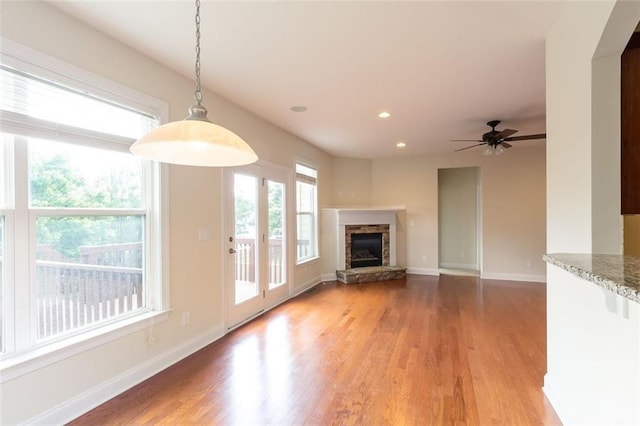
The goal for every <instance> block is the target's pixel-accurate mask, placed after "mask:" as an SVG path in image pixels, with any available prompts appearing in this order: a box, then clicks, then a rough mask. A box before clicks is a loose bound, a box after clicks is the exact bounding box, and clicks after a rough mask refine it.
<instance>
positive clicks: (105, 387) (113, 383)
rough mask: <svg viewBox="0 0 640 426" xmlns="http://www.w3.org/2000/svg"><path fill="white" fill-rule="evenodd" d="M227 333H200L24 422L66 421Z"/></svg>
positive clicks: (213, 329)
mask: <svg viewBox="0 0 640 426" xmlns="http://www.w3.org/2000/svg"><path fill="white" fill-rule="evenodd" d="M222 336H224V326H223V325H220V326H218V327H215V328H212V329H210V330H208V331H206V332H204V333H202V334H200V335H199V336H196V337H194V338H192V339H190V340H187V341H186V342H183V343H182V344H180V345H179V346H175V347H173V348H171V349H169V350H168V351H166V352H163V353H161V354H160V355H157V356H155V357H153V358H151V359H149V360H148V361H146V362H143V363H142V364H138V365H136V366H135V367H133V368H131V369H129V370H127V371H125V372H124V373H122V374H120V375H118V376H116V377H114V378H112V379H111V380H108V381H106V382H103V383H101V384H100V385H98V386H96V387H94V388H93V389H90V390H88V391H87V392H84V393H82V394H80V395H78V396H76V397H75V398H72V399H70V400H67V401H65V402H64V403H62V404H59V405H58V406H56V407H53V408H51V409H50V410H47V411H45V412H44V413H41V414H40V415H38V416H36V417H33V418H31V419H29V420H28V421H26V422H25V424H65V423H68V422H70V421H71V420H73V419H76V418H78V417H79V416H81V415H83V414H85V413H86V412H88V411H90V410H92V409H93V408H95V407H97V406H98V405H100V404H103V403H104V402H106V401H108V400H110V399H112V398H114V397H115V396H117V395H120V394H121V393H123V392H125V391H126V390H128V389H131V388H132V387H133V386H135V385H137V384H139V383H141V382H143V381H145V380H146V379H148V378H149V377H151V376H153V375H155V374H158V373H159V372H160V371H162V370H164V369H166V368H168V367H170V366H172V365H173V364H175V363H176V362H178V361H180V360H182V359H183V358H186V357H187V356H189V355H191V354H193V353H194V352H197V351H199V350H200V349H202V348H204V347H205V346H207V345H209V344H211V343H213V342H215V341H216V340H218V339H219V338H220V337H222Z"/></svg>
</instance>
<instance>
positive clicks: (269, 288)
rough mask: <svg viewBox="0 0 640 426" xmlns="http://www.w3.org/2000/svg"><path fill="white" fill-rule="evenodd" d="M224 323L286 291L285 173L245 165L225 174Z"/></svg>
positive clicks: (250, 314) (252, 312)
mask: <svg viewBox="0 0 640 426" xmlns="http://www.w3.org/2000/svg"><path fill="white" fill-rule="evenodd" d="M227 181H228V186H227V193H228V194H229V197H228V201H227V216H228V218H229V220H228V225H227V234H228V236H227V237H228V238H227V242H228V244H227V251H228V254H227V256H228V257H229V258H228V261H227V273H226V281H227V285H226V293H227V295H228V297H227V302H228V303H227V307H228V309H227V312H228V314H227V325H228V327H229V328H232V327H234V326H236V325H238V324H241V323H242V322H244V321H246V320H248V319H250V318H252V317H253V316H255V315H258V314H259V313H261V312H262V311H264V310H266V309H268V308H270V307H272V306H274V305H275V304H277V303H280V302H281V301H283V300H285V299H286V298H287V297H288V295H289V285H288V275H289V274H288V270H289V268H288V264H289V262H288V258H289V256H288V253H287V251H288V244H287V215H286V213H287V208H286V206H287V204H286V192H287V191H286V188H287V179H286V175H283V174H278V173H276V172H275V171H268V170H265V169H264V168H262V167H256V166H247V167H242V168H235V169H232V170H229V171H228V172H227Z"/></svg>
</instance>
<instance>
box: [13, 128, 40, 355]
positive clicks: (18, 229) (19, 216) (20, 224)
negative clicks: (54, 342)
mask: <svg viewBox="0 0 640 426" xmlns="http://www.w3.org/2000/svg"><path fill="white" fill-rule="evenodd" d="M14 141H15V142H14V153H15V154H14V185H15V214H14V240H13V242H14V245H13V247H14V260H15V264H14V288H13V295H14V318H15V321H14V332H15V334H14V336H15V338H14V342H15V351H16V352H21V351H23V350H26V349H28V348H29V347H30V346H32V344H33V342H34V341H35V332H34V325H35V321H34V320H33V318H34V316H35V307H34V306H33V304H32V303H31V297H30V295H31V292H32V288H33V282H32V280H31V269H32V267H31V265H32V264H33V263H34V262H33V258H32V256H33V255H34V253H32V252H31V251H30V247H31V246H32V245H35V243H34V242H33V241H32V238H33V236H32V235H30V232H29V229H30V227H31V226H32V223H31V221H32V219H31V217H30V215H29V170H28V148H27V141H26V139H25V138H22V137H15V140H14ZM25 259H29V262H25V261H24V260H25Z"/></svg>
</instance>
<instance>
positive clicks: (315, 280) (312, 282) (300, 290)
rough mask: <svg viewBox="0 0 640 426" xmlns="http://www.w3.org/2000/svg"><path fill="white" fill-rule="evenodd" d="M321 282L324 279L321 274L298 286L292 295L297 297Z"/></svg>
mask: <svg viewBox="0 0 640 426" xmlns="http://www.w3.org/2000/svg"><path fill="white" fill-rule="evenodd" d="M321 282H322V279H320V276H317V277H314V278H312V279H310V280H309V281H307V282H306V283H303V284H302V285H301V286H300V287H298V288H296V289H295V290H294V291H293V295H292V296H291V297H296V296H298V295H300V294H302V293H304V292H305V291H307V290H309V289H310V288H312V287H315V286H317V285H318V284H320V283H321Z"/></svg>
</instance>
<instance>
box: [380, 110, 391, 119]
mask: <svg viewBox="0 0 640 426" xmlns="http://www.w3.org/2000/svg"><path fill="white" fill-rule="evenodd" d="M389 117H391V113H390V112H389V111H382V112H381V113H380V114H378V118H389Z"/></svg>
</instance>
